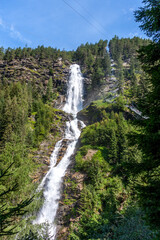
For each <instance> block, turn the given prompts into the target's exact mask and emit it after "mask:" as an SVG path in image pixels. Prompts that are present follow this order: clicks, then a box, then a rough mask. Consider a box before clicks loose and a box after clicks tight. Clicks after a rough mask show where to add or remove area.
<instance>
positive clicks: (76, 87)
mask: <svg viewBox="0 0 160 240" xmlns="http://www.w3.org/2000/svg"><path fill="white" fill-rule="evenodd" d="M82 107H83V77H82V73H81V70H80V66H79V65H77V64H73V65H71V66H70V78H69V83H68V91H67V101H66V104H65V105H64V108H63V110H64V111H65V112H67V113H72V114H73V115H76V114H77V112H79V111H80V110H82Z"/></svg>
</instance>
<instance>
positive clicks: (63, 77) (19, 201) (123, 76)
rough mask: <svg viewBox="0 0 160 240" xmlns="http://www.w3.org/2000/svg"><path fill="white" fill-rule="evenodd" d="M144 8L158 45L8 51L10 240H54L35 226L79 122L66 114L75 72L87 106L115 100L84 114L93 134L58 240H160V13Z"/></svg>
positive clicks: (5, 229)
mask: <svg viewBox="0 0 160 240" xmlns="http://www.w3.org/2000/svg"><path fill="white" fill-rule="evenodd" d="M144 4H145V6H144V7H142V8H140V9H139V10H137V11H135V20H136V21H137V22H139V23H140V24H141V25H140V28H141V29H142V30H143V31H144V32H145V33H146V35H147V36H148V37H149V39H142V38H139V37H133V38H119V37H118V36H114V37H113V38H112V39H111V40H110V41H109V42H108V40H99V42H97V43H95V44H93V43H86V44H81V45H80V46H79V47H78V48H77V50H75V51H65V50H62V51H61V50H59V49H57V48H52V47H44V46H38V47H37V48H35V49H32V48H29V47H24V48H16V49H12V48H8V49H4V48H3V47H1V48H0V237H1V238H2V239H3V240H6V239H10V240H12V239H15V236H16V239H18V240H27V239H31V240H32V239H33V240H36V239H38V240H42V239H49V238H48V236H46V235H43V234H42V231H43V230H42V229H41V230H40V229H39V228H38V227H36V226H33V224H32V222H33V220H34V219H35V215H36V213H37V211H38V209H39V208H40V207H41V205H42V204H43V194H42V192H37V191H36V189H37V188H38V185H39V183H40V181H41V180H42V178H43V177H44V175H45V174H46V172H47V170H48V165H49V163H48V161H49V160H48V158H49V157H48V156H49V154H50V153H51V152H52V150H53V148H54V146H55V143H56V142H57V141H58V140H59V139H61V137H62V136H63V134H64V125H65V122H66V121H67V119H68V117H69V116H67V114H66V113H64V112H63V111H62V110H60V109H59V108H60V105H61V104H63V103H64V99H65V95H66V88H67V79H68V77H69V66H70V65H71V64H72V63H77V64H79V65H80V67H81V70H82V74H83V76H84V88H85V89H84V91H85V96H84V102H85V101H86V100H87V96H88V95H89V94H94V92H95V91H100V90H101V91H102V89H105V88H106V87H107V89H108V90H107V92H106V91H102V94H101V98H100V99H98V100H95V101H92V102H90V104H89V105H88V106H87V107H86V108H84V109H83V110H82V111H81V112H80V113H79V116H80V117H81V119H83V120H85V121H86V127H85V128H84V129H83V131H82V134H81V137H80V143H79V146H78V149H77V152H76V153H75V155H74V163H73V167H72V169H70V170H69V173H68V174H67V176H65V178H64V192H63V194H62V199H61V203H60V207H61V206H65V207H66V208H65V209H66V212H64V214H63V220H61V221H62V223H63V224H61V227H60V229H59V232H58V234H57V239H68V240H82V239H84V240H85V239H86V240H87V239H88V240H89V239H92V240H98V239H107V240H111V239H114V240H143V239H145V240H158V239H160V219H159V216H160V202H159V199H160V188H159V187H160V172H159V170H160V160H159V159H160V149H159V145H160V124H159V123H160V84H159V76H160V26H159V21H158V19H159V18H160V10H159V9H160V3H159V1H156V0H155V1H150V0H146V1H144ZM86 79H87V80H86ZM133 109H138V111H139V114H137V113H136V112H135V111H133ZM43 155H44V156H43ZM75 174H78V176H81V178H82V181H81V182H78V180H77V179H76V178H75V177H74V176H75ZM79 186H80V190H79ZM57 218H59V217H57ZM137 223H138V224H137ZM46 228H47V226H46ZM40 233H41V234H40ZM42 235H43V236H42Z"/></svg>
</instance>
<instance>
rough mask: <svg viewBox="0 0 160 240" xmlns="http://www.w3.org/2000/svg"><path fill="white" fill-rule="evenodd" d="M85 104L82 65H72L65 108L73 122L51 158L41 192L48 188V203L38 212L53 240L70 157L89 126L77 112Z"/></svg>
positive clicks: (46, 190) (38, 220)
mask: <svg viewBox="0 0 160 240" xmlns="http://www.w3.org/2000/svg"><path fill="white" fill-rule="evenodd" d="M82 105H83V77H82V74H81V71H80V67H79V65H77V64H73V65H71V66H70V78H69V83H68V91H67V101H66V104H65V106H64V108H63V110H64V111H65V112H67V113H71V114H72V116H73V120H71V121H69V122H67V123H66V131H65V136H64V138H63V139H61V140H60V141H59V142H57V144H56V145H55V149H54V151H53V153H52V155H51V159H50V162H51V163H50V170H49V171H48V173H47V174H46V176H45V177H44V179H43V180H42V182H41V184H40V186H39V189H44V198H45V200H44V204H43V206H42V208H41V210H40V212H39V213H38V216H37V219H36V220H35V221H34V224H45V225H47V226H48V227H47V228H48V230H47V231H48V235H49V239H50V240H54V239H55V237H56V224H55V217H56V213H57V210H58V203H59V200H60V197H61V195H60V194H61V193H60V190H61V184H62V181H63V177H64V175H65V172H66V170H67V167H68V165H69V164H70V158H71V156H72V154H73V153H74V150H75V146H76V143H77V141H78V138H79V136H80V133H81V129H82V128H83V127H84V126H85V125H84V123H83V122H82V121H79V120H78V119H77V113H78V112H79V111H80V110H81V109H82ZM64 140H66V141H67V142H68V146H67V149H66V152H65V154H64V156H63V158H62V159H61V161H60V162H59V163H58V164H57V157H58V153H59V152H60V150H61V148H62V142H63V141H64ZM42 237H43V236H42ZM47 239H48V238H47Z"/></svg>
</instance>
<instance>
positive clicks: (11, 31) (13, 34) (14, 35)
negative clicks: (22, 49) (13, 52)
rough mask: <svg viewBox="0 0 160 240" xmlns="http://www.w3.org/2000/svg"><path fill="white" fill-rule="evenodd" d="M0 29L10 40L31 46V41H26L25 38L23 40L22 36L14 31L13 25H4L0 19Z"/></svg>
mask: <svg viewBox="0 0 160 240" xmlns="http://www.w3.org/2000/svg"><path fill="white" fill-rule="evenodd" d="M0 27H2V28H3V29H4V30H5V32H8V33H9V35H10V37H11V38H14V39H17V40H19V41H20V42H22V43H26V44H31V41H30V40H28V39H26V38H24V37H23V36H22V34H21V33H20V32H19V31H17V30H16V29H15V27H14V25H13V24H11V25H8V24H6V23H5V22H4V21H3V20H2V18H0Z"/></svg>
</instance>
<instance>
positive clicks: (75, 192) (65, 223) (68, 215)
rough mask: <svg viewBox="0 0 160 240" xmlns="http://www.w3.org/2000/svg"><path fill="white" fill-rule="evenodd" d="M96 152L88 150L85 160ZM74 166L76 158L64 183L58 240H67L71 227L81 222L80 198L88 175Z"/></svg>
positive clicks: (58, 222)
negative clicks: (79, 211)
mask: <svg viewBox="0 0 160 240" xmlns="http://www.w3.org/2000/svg"><path fill="white" fill-rule="evenodd" d="M96 152H97V150H91V149H90V150H88V152H87V154H86V155H85V156H84V158H83V160H84V161H86V160H88V159H91V158H92V157H93V155H94V154H95V153H96ZM74 166H75V156H73V157H72V164H71V165H70V167H69V169H68V170H67V173H66V175H65V177H64V181H63V189H62V197H61V200H60V203H59V210H58V213H57V237H56V239H57V240H61V239H63V240H67V239H68V236H69V228H70V225H72V224H75V223H76V222H79V218H80V217H79V213H78V209H79V208H80V205H81V201H80V197H81V192H82V190H83V188H84V181H85V180H86V179H87V175H86V174H85V173H83V172H77V171H76V170H75V167H74ZM75 210H76V211H75Z"/></svg>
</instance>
